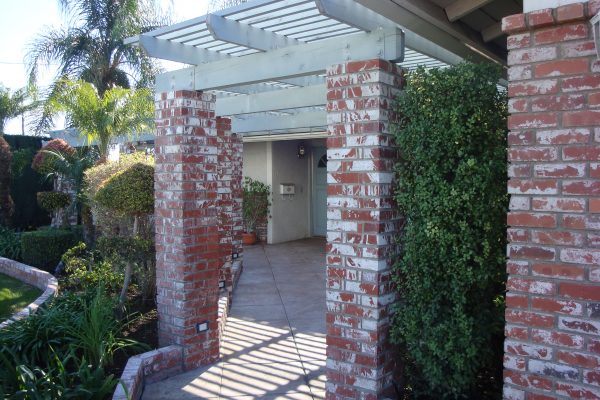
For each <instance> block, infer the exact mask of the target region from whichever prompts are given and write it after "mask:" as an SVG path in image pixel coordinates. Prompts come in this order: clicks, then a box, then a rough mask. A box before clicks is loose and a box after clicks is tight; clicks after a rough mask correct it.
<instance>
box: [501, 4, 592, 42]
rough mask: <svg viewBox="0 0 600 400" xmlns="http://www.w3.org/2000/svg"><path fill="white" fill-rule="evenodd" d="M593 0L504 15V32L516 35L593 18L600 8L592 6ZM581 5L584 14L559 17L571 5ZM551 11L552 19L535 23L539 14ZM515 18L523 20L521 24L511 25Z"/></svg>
mask: <svg viewBox="0 0 600 400" xmlns="http://www.w3.org/2000/svg"><path fill="white" fill-rule="evenodd" d="M590 3H592V1H590V2H585V3H583V2H582V3H574V4H569V5H564V6H560V7H556V8H546V9H542V10H535V11H531V12H528V13H523V14H514V15H510V16H507V17H504V18H503V19H502V32H504V33H506V34H508V35H514V34H519V33H524V32H529V31H534V30H538V29H545V28H551V27H556V26H561V25H567V24H571V23H573V22H580V21H588V20H589V19H591V18H592V17H594V16H595V15H596V13H597V12H598V11H599V10H600V4H599V5H594V7H591V4H590ZM573 6H575V7H579V6H582V7H583V12H582V15H580V16H577V17H573V18H567V19H563V20H560V19H559V17H558V14H559V12H561V11H562V10H566V9H567V8H569V7H573ZM548 12H549V13H550V14H551V18H552V20H551V21H547V22H544V23H541V24H538V23H534V22H532V21H531V20H532V19H535V18H536V17H537V16H539V15H540V14H543V13H546V14H547V13H548ZM514 19H519V20H521V21H520V22H521V24H519V25H518V26H513V27H511V26H509V21H510V20H514Z"/></svg>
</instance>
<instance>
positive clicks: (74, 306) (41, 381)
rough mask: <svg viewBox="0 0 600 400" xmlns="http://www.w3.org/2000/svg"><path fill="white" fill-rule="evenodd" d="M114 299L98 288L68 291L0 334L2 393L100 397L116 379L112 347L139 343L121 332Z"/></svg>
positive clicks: (139, 346) (45, 396)
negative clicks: (108, 370)
mask: <svg viewBox="0 0 600 400" xmlns="http://www.w3.org/2000/svg"><path fill="white" fill-rule="evenodd" d="M113 307H114V301H113V300H111V299H110V298H109V297H107V296H106V295H105V294H104V290H103V289H102V288H101V287H100V288H99V289H98V290H96V291H93V292H91V291H88V292H85V293H78V294H77V295H74V294H66V295H61V296H60V297H58V298H56V299H55V300H53V301H52V302H51V303H50V305H49V306H48V307H47V308H46V309H41V310H39V311H38V313H36V314H34V315H32V316H30V317H29V318H26V319H23V320H20V321H17V322H16V323H13V324H12V325H10V326H9V327H7V328H6V329H4V330H3V331H2V335H0V394H1V395H2V397H3V398H27V399H29V398H81V399H104V398H106V397H107V396H109V395H110V393H112V391H113V390H114V387H115V385H116V383H117V380H116V379H115V378H114V377H113V376H112V375H107V374H106V372H105V368H107V367H110V366H111V364H112V360H113V355H114V354H115V352H116V351H119V350H121V349H125V348H133V349H135V350H141V349H143V348H144V346H143V345H141V344H139V343H137V342H134V341H132V340H128V339H123V338H121V337H119V334H120V332H121V331H122V328H123V326H122V325H121V324H120V323H119V322H117V320H116V319H115V318H114V315H113Z"/></svg>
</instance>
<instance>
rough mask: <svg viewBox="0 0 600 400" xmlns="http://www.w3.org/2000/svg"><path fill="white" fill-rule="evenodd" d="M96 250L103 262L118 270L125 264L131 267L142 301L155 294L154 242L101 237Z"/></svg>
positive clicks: (135, 238) (132, 238) (134, 238)
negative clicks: (106, 261)
mask: <svg viewBox="0 0 600 400" xmlns="http://www.w3.org/2000/svg"><path fill="white" fill-rule="evenodd" d="M96 248H97V250H98V252H99V253H100V254H102V256H103V257H104V259H105V260H108V261H109V262H110V263H111V264H112V265H113V266H119V267H120V268H119V270H121V269H123V268H126V267H127V264H132V266H133V281H134V283H136V284H137V285H138V287H139V289H140V292H141V295H142V298H143V299H151V298H154V295H155V294H156V266H155V262H156V261H155V260H156V258H155V257H156V255H155V248H154V241H153V240H149V239H141V238H139V237H110V238H109V237H101V238H99V239H98V243H97V245H96Z"/></svg>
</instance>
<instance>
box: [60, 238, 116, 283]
mask: <svg viewBox="0 0 600 400" xmlns="http://www.w3.org/2000/svg"><path fill="white" fill-rule="evenodd" d="M62 262H63V264H64V266H65V277H64V279H61V285H60V287H61V288H64V289H68V290H76V291H85V289H86V288H90V287H97V286H99V285H103V286H104V288H105V289H106V291H107V292H108V293H111V294H115V293H117V292H118V290H119V288H120V286H121V282H122V281H123V274H122V273H120V272H118V271H117V270H116V269H115V268H113V266H112V264H111V263H110V262H109V261H106V260H103V258H102V257H101V255H100V254H99V253H98V252H97V251H96V252H94V251H90V250H88V248H87V246H86V244H85V243H79V244H78V245H76V246H75V247H73V248H71V249H69V250H68V251H67V252H66V253H65V254H64V255H63V256H62Z"/></svg>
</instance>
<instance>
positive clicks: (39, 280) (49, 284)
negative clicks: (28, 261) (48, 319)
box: [0, 257, 58, 329]
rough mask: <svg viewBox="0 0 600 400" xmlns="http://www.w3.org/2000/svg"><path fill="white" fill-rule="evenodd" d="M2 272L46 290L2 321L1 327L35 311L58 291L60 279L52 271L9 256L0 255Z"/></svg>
mask: <svg viewBox="0 0 600 400" xmlns="http://www.w3.org/2000/svg"><path fill="white" fill-rule="evenodd" d="M0 273H2V274H5V275H8V276H10V277H12V278H15V279H18V280H20V281H22V282H25V283H27V284H29V285H31V286H35V287H37V288H38V289H41V290H43V291H44V292H43V293H42V295H41V296H40V297H38V298H37V299H36V300H35V301H34V302H33V303H31V304H29V305H28V306H27V307H25V308H24V309H22V310H21V311H19V312H17V313H15V314H13V315H12V316H11V317H10V318H9V319H7V320H6V321H4V322H2V323H0V329H2V328H5V327H7V326H8V325H10V324H12V323H13V322H15V321H18V320H20V319H23V318H27V317H28V316H30V315H31V314H33V313H35V312H36V311H37V309H38V308H39V307H40V306H41V305H42V304H44V303H45V302H46V301H48V300H49V299H51V298H52V297H54V295H55V294H56V293H57V292H58V281H57V280H56V278H55V277H54V276H52V275H51V274H50V273H48V272H46V271H42V270H40V269H37V268H35V267H31V266H29V265H25V264H21V263H20V262H17V261H14V260H10V259H8V258H3V257H0Z"/></svg>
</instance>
